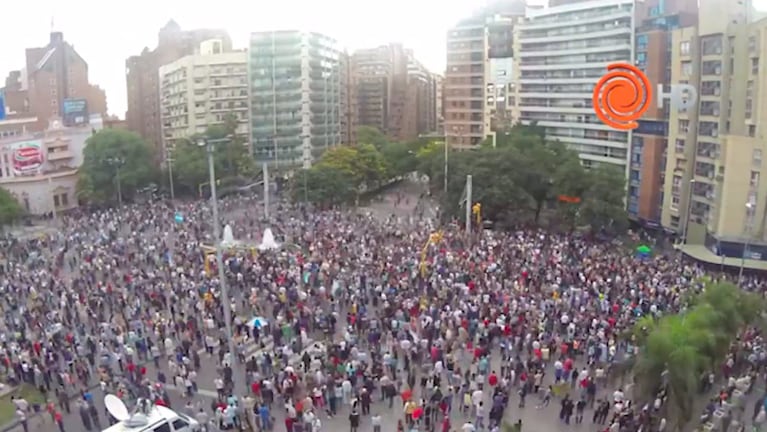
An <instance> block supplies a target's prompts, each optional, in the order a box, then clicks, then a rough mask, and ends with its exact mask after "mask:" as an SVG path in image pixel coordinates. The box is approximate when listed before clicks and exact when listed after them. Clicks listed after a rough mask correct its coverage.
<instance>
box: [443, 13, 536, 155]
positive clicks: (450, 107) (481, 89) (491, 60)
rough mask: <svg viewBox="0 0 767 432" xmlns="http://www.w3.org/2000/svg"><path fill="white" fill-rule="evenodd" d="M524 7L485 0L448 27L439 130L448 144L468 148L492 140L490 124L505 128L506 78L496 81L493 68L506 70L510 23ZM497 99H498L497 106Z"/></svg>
mask: <svg viewBox="0 0 767 432" xmlns="http://www.w3.org/2000/svg"><path fill="white" fill-rule="evenodd" d="M526 9H527V4H526V2H525V1H519V0H496V1H490V2H487V4H486V5H485V6H484V7H483V8H482V9H480V10H479V11H477V13H475V14H474V15H473V16H472V17H470V18H467V19H465V20H463V21H461V22H459V23H458V24H457V25H456V26H455V27H453V28H452V29H450V30H448V32H447V68H446V70H445V76H444V80H443V84H442V111H443V112H444V126H443V129H444V134H445V140H446V142H447V144H448V145H450V146H452V147H457V148H464V149H466V148H471V147H474V146H477V145H479V144H480V143H481V142H482V141H484V140H485V139H487V138H491V139H492V137H493V128H494V127H495V125H496V123H498V124H499V125H500V126H501V127H505V126H506V123H507V120H508V118H509V116H510V114H509V111H510V109H509V107H507V106H506V103H505V101H506V95H505V93H506V91H505V89H506V88H508V86H509V83H508V82H509V81H510V79H509V78H508V76H504V77H501V80H502V81H503V83H496V81H498V78H499V77H498V75H497V74H496V72H498V71H500V70H506V71H507V72H511V69H512V67H511V61H510V59H511V58H513V54H514V46H513V40H514V32H515V24H516V23H517V22H518V21H520V20H521V19H522V18H523V17H524V16H525V12H526ZM499 95H501V96H499ZM499 99H501V100H503V103H502V104H501V105H500V106H499V105H498V104H499ZM499 118H500V120H498V119H499Z"/></svg>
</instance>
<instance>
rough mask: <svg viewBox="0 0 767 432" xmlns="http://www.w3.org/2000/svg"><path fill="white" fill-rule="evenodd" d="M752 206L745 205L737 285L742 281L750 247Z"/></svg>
mask: <svg viewBox="0 0 767 432" xmlns="http://www.w3.org/2000/svg"><path fill="white" fill-rule="evenodd" d="M754 207H755V206H754V204H753V203H752V202H747V203H746V241H745V242H744V244H743V253H742V254H741V255H740V270H739V271H738V284H740V283H741V282H742V281H743V269H744V268H745V267H746V252H748V248H749V246H751V226H752V225H753V223H754Z"/></svg>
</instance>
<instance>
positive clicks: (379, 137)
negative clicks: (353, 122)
mask: <svg viewBox="0 0 767 432" xmlns="http://www.w3.org/2000/svg"><path fill="white" fill-rule="evenodd" d="M357 143H358V144H370V145H372V146H373V147H375V148H376V149H378V150H379V151H380V150H381V149H383V148H384V146H386V144H388V143H389V139H388V138H387V137H386V135H384V134H383V132H381V131H380V130H378V129H377V128H374V127H370V126H360V127H359V128H357Z"/></svg>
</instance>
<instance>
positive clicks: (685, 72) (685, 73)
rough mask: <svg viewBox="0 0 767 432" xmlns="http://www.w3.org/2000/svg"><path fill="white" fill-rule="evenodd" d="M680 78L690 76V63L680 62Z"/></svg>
mask: <svg viewBox="0 0 767 432" xmlns="http://www.w3.org/2000/svg"><path fill="white" fill-rule="evenodd" d="M681 72H682V76H686V77H687V76H690V75H692V62H688V61H686V62H682V69H681Z"/></svg>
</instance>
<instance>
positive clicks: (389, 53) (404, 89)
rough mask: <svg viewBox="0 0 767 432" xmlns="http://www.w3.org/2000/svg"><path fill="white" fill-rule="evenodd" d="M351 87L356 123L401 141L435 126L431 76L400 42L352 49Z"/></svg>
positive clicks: (433, 93) (428, 130)
mask: <svg viewBox="0 0 767 432" xmlns="http://www.w3.org/2000/svg"><path fill="white" fill-rule="evenodd" d="M350 87H351V89H352V90H351V91H352V93H353V94H354V100H353V103H352V110H351V111H352V117H353V118H354V119H355V123H356V124H357V125H358V126H371V127H374V128H377V129H378V130H380V131H381V132H383V133H384V134H386V135H388V136H389V137H391V138H392V139H395V140H400V141H407V140H412V139H415V138H417V137H418V135H419V134H423V133H427V132H433V131H434V130H435V129H436V112H435V104H436V102H435V98H436V87H435V82H434V77H433V75H432V73H431V72H429V71H428V70H427V69H426V68H425V67H424V66H423V65H422V64H421V63H420V62H419V61H418V59H416V58H415V55H414V54H413V52H412V51H411V50H407V49H404V48H403V46H402V45H400V44H389V45H383V46H380V47H377V48H371V49H363V50H358V51H355V52H354V54H352V76H351V85H350Z"/></svg>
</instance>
